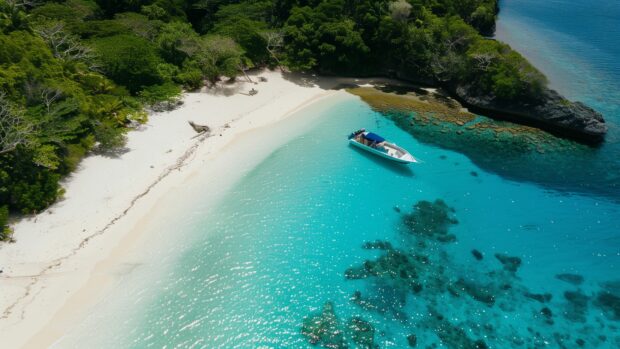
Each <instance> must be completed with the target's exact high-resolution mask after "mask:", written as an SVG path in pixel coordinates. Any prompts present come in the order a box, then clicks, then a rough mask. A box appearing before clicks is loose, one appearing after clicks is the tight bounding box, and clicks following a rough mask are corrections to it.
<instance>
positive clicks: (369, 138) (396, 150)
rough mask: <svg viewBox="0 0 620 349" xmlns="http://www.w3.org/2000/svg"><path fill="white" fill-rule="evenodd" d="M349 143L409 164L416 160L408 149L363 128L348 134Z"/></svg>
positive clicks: (383, 156)
mask: <svg viewBox="0 0 620 349" xmlns="http://www.w3.org/2000/svg"><path fill="white" fill-rule="evenodd" d="M349 144H351V145H354V146H356V147H358V148H361V149H364V150H366V151H368V152H371V153H373V154H375V155H378V156H380V157H382V158H386V159H389V160H392V161H396V162H400V163H402V164H410V163H414V162H418V160H417V159H416V158H414V157H413V155H411V154H410V153H409V152H408V151H406V150H405V149H403V148H401V147H399V146H397V145H396V144H394V143H390V142H388V141H387V140H385V138H383V137H381V136H379V135H378V134H376V133H372V132H368V131H366V130H365V129H361V130H358V131H355V132H353V133H351V134H350V135H349Z"/></svg>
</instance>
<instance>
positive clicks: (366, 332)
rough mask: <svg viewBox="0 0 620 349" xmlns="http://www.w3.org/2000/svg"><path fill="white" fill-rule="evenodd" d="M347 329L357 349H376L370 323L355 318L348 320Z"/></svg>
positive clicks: (372, 328)
mask: <svg viewBox="0 0 620 349" xmlns="http://www.w3.org/2000/svg"><path fill="white" fill-rule="evenodd" d="M347 329H348V331H349V333H350V337H351V340H352V341H353V342H354V343H355V344H356V346H357V348H361V349H374V348H378V346H377V345H376V344H375V328H374V327H373V326H372V324H370V322H368V321H366V320H364V319H362V318H360V317H358V316H356V317H353V318H351V319H350V320H349V322H348V325H347Z"/></svg>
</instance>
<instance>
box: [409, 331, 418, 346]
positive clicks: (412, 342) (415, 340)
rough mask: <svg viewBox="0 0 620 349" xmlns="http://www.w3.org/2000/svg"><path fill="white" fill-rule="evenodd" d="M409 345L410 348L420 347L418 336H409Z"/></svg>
mask: <svg viewBox="0 0 620 349" xmlns="http://www.w3.org/2000/svg"><path fill="white" fill-rule="evenodd" d="M407 344H409V346H410V347H412V348H415V346H416V345H418V336H416V335H415V334H410V335H408V336H407Z"/></svg>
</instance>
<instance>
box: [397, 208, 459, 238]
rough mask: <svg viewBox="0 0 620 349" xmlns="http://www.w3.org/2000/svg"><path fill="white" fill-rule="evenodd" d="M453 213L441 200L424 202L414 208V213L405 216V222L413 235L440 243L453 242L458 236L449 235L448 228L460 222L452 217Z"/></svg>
mask: <svg viewBox="0 0 620 349" xmlns="http://www.w3.org/2000/svg"><path fill="white" fill-rule="evenodd" d="M451 213H454V209H453V208H450V207H449V206H448V205H447V204H446V203H445V202H444V201H443V200H441V199H438V200H435V202H430V201H426V200H422V201H419V202H418V203H416V204H415V205H414V206H413V212H412V213H409V214H405V215H403V222H404V223H405V226H406V227H407V228H408V229H409V232H410V233H411V234H415V235H417V236H422V237H427V238H431V239H434V240H437V241H439V242H453V241H455V240H456V236H454V234H450V233H448V228H449V227H450V225H453V224H457V223H458V221H457V220H456V219H454V218H452V217H451Z"/></svg>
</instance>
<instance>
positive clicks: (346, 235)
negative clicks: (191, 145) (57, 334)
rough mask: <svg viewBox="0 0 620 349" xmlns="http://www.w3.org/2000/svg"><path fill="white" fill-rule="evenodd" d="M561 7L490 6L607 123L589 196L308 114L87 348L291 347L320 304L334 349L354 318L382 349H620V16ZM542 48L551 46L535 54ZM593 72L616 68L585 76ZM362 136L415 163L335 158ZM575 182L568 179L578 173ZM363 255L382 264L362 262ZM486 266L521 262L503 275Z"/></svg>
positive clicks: (371, 122) (356, 107) (365, 120)
mask: <svg viewBox="0 0 620 349" xmlns="http://www.w3.org/2000/svg"><path fill="white" fill-rule="evenodd" d="M567 3H568V2H564V1H553V2H538V1H536V2H535V1H525V0H523V1H505V2H503V7H502V17H501V22H500V24H502V25H503V26H502V27H501V30H500V36H504V37H507V35H508V33H510V34H511V35H512V36H511V37H510V38H507V40H512V38H515V37H519V40H522V39H523V40H526V39H524V38H521V37H520V35H527V41H524V42H526V43H527V45H525V44H524V46H527V50H524V53H525V54H526V55H528V56H530V55H531V56H532V57H536V55H539V56H541V57H544V59H545V60H547V61H548V62H549V64H547V65H541V67H542V68H543V69H545V68H546V67H547V66H553V69H551V70H552V72H551V73H553V74H551V73H549V72H547V70H545V72H547V73H548V74H549V75H550V78H551V81H552V83H553V84H554V86H556V85H557V86H556V88H558V89H560V90H562V92H563V93H566V94H568V95H569V96H570V97H571V98H574V99H582V100H584V101H585V102H588V103H591V104H592V105H593V106H595V107H596V108H597V109H599V110H600V111H601V112H603V113H604V114H605V117H606V118H607V120H609V122H610V137H609V141H608V143H607V144H605V145H604V146H603V147H602V148H601V149H598V150H596V151H593V152H591V153H589V155H588V156H590V158H589V159H587V161H588V163H589V164H593V165H592V166H597V167H596V168H597V169H600V170H601V171H603V170H605V171H606V173H604V175H603V176H600V177H599V178H598V179H597V177H595V176H590V177H588V180H589V181H593V182H592V183H587V184H590V185H591V186H592V187H596V188H597V189H596V190H582V189H580V190H574V188H575V186H574V185H573V184H570V185H565V184H566V183H565V182H563V181H565V178H566V177H565V176H563V175H562V174H558V176H557V182H558V183H550V182H549V179H547V180H546V181H545V182H541V181H536V180H530V179H528V180H518V178H515V177H513V176H509V175H508V174H505V173H502V172H501V171H489V170H488V169H486V168H481V167H479V166H478V165H477V163H476V162H473V161H472V160H471V157H468V156H465V155H464V154H463V153H461V152H457V151H449V150H445V149H441V148H438V147H435V146H432V145H430V144H428V143H420V142H418V141H417V140H416V139H415V138H413V137H412V136H411V135H410V134H408V133H406V132H405V131H403V130H402V129H400V128H398V127H397V126H396V125H395V124H393V123H392V122H391V121H390V120H388V119H387V118H385V117H384V116H383V115H381V114H379V113H376V112H374V111H372V110H371V109H370V108H369V107H368V106H367V105H365V104H364V103H363V102H362V101H360V100H359V99H357V98H356V97H353V96H351V97H349V98H345V99H341V100H339V101H338V103H337V104H336V105H334V106H332V107H330V109H329V110H322V109H321V108H320V107H316V108H318V109H316V110H319V111H320V112H321V113H323V114H324V115H323V116H322V117H321V118H320V119H319V121H318V122H317V123H316V124H315V125H314V127H313V128H311V129H309V130H308V131H307V132H306V133H305V134H303V135H302V136H300V137H298V138H296V139H294V140H293V141H291V142H289V143H287V144H286V145H285V146H283V147H280V148H279V149H277V150H276V151H275V152H274V153H273V154H271V155H270V156H269V157H268V158H267V159H266V160H265V161H263V162H262V163H261V164H260V165H258V166H257V167H256V168H255V169H253V170H252V171H250V172H249V173H248V174H247V175H245V176H244V177H243V178H242V180H241V181H240V182H239V183H238V184H237V185H235V187H234V189H233V190H232V191H231V192H230V193H229V194H228V195H227V196H226V197H225V198H224V199H223V200H222V202H221V203H220V204H218V206H217V208H216V209H214V210H209V211H206V210H205V212H201V207H200V206H197V207H194V208H193V209H192V210H191V212H190V213H188V216H191V217H183V216H180V217H178V222H179V227H178V230H179V231H176V232H175V233H176V234H178V236H179V237H180V238H181V239H180V241H179V246H178V251H179V252H178V256H176V257H175V258H170V259H169V260H166V261H164V262H162V263H163V264H166V272H165V273H163V274H162V275H161V276H160V277H159V278H158V280H157V281H156V282H153V283H152V284H151V285H150V287H147V288H139V289H132V288H127V289H126V290H125V293H126V294H125V295H126V296H128V298H130V299H139V301H137V303H138V304H139V306H138V307H137V309H136V312H133V313H132V314H130V315H129V314H119V313H117V314H116V316H109V317H101V318H97V319H96V320H97V321H98V322H99V323H104V322H107V323H111V322H117V323H118V326H117V327H111V328H114V329H113V330H110V331H113V332H105V331H104V330H101V331H100V332H99V333H98V334H97V335H98V336H101V337H102V338H101V340H100V341H99V342H100V343H99V344H100V345H101V346H103V347H133V348H150V347H152V348H163V347H166V348H257V347H263V348H303V347H308V346H309V344H308V343H309V337H308V336H304V335H303V334H302V327H303V326H304V319H310V318H312V316H314V315H316V314H317V312H319V313H320V311H321V310H322V309H323V307H324V306H325V304H326V302H331V304H333V311H334V313H335V315H336V317H337V321H335V320H334V319H333V318H331V317H330V315H329V314H327V315H326V316H324V317H323V318H322V319H323V320H325V324H326V327H325V328H326V331H327V332H329V333H331V334H333V337H332V338H331V340H332V343H339V342H338V333H337V332H336V333H334V329H340V330H342V331H343V333H344V334H345V337H346V338H347V340H348V342H349V347H364V346H362V345H359V344H358V345H355V344H354V342H353V341H352V338H353V335H354V334H355V333H354V332H352V331H350V330H349V329H348V324H349V321H350V319H352V318H353V317H358V318H361V319H363V321H366V322H368V323H369V324H370V325H372V327H373V328H374V340H375V344H376V345H378V346H379V347H381V348H405V347H408V337H409V339H410V340H412V339H413V337H411V335H415V338H416V342H417V347H418V348H427V347H430V348H453V349H456V348H459V349H460V348H484V347H489V348H582V347H583V348H618V347H620V308H619V307H620V303H619V302H620V298H618V297H620V282H619V280H620V272H619V267H620V204H619V202H620V195H617V193H618V192H617V188H618V185H619V181H618V176H619V175H620V174H619V173H616V172H613V171H616V170H617V169H618V168H620V156H619V152H618V150H619V148H620V146H619V145H618V139H619V138H620V137H618V127H617V126H616V125H617V123H618V120H620V113H619V112H618V105H617V101H618V100H620V99H614V98H615V97H614V96H616V95H617V94H619V93H620V92H619V91H620V89H618V87H617V86H618V85H617V81H619V80H617V77H620V76H618V75H619V74H620V68H619V67H620V63H619V62H620V60H618V58H620V51H618V49H620V45H612V43H613V40H616V41H617V40H618V37H620V35H616V36H615V37H613V38H612V37H609V38H608V40H602V39H601V38H600V37H601V36H602V35H605V33H617V30H620V26H615V24H616V23H617V20H618V16H619V15H620V11H618V6H616V4H617V2H602V3H604V4H608V7H601V6H603V5H601V4H598V5H600V6H598V5H596V6H595V5H592V6H589V5H588V6H585V4H589V2H585V1H576V2H575V1H571V2H570V4H579V6H581V5H582V4H583V6H581V7H578V10H576V11H577V12H576V13H577V14H579V15H578V16H577V14H572V13H567V11H569V10H567V8H568V7H570V6H568V5H566V4H567ZM556 6H557V7H556ZM571 6H572V5H571ZM590 10H592V11H593V12H592V13H593V16H599V17H601V18H607V19H608V21H609V26H611V28H609V27H604V26H603V25H604V23H601V21H602V22H604V20H601V19H600V18H599V17H597V18H599V20H598V21H597V20H592V22H593V23H594V22H596V24H592V26H588V25H589V24H588V22H587V20H589V19H590V17H589V16H588V13H589V12H588V11H590ZM573 15H574V16H573ZM575 16H577V17H575ZM567 18H568V19H567ZM570 18H573V19H572V20H571V19H570ZM545 21H550V22H553V23H550V24H545V26H544V27H543V26H542V24H541V23H546V22H545ZM577 25H579V26H581V27H584V26H586V27H588V30H589V34H587V33H583V32H582V31H580V29H579V28H576V26H577ZM601 26H603V27H601ZM614 30H616V32H614ZM553 35H558V36H562V37H563V38H564V40H558V41H554V45H556V46H555V47H557V50H556V49H553V52H552V53H550V52H549V51H548V50H549V47H548V46H547V42H548V41H546V40H550V39H549V38H555V36H553ZM511 43H512V42H511ZM582 44H583V45H586V44H587V45H589V46H581V45H582ZM513 46H516V45H514V44H513ZM583 47H587V50H585V51H583V50H584V49H583ZM597 47H598V49H597V50H596V51H595V52H598V54H595V53H593V50H594V48H597ZM586 51H587V52H586ZM607 56H611V57H615V58H616V60H615V61H614V60H612V59H608V60H606V61H605V62H607V63H605V64H599V63H600V62H601V60H604V59H607V58H605V57H607ZM597 57H598V58H597ZM533 59H534V58H533ZM583 72H588V75H587V76H583V75H581V74H582V73H583ZM590 73H591V74H590ZM571 74H573V75H571ZM573 76H581V80H579V83H578V84H573V83H572V82H571V81H573V80H574V79H573ZM339 98H340V97H339ZM321 103H330V102H321ZM312 108H315V107H312ZM359 127H366V128H369V129H372V130H375V131H377V132H378V133H380V134H382V135H384V136H386V137H388V138H389V139H390V140H392V141H395V142H396V143H398V144H399V145H401V146H403V147H405V148H407V149H410V150H411V151H412V152H413V153H414V154H415V155H416V156H417V157H418V158H420V159H421V160H422V161H423V162H422V163H420V164H417V165H414V166H409V167H404V166H400V165H394V164H392V163H390V162H386V161H384V160H381V159H378V158H376V157H373V156H371V155H368V154H366V153H364V152H361V151H359V150H357V149H355V148H351V147H349V146H348V145H347V143H346V135H347V134H348V133H349V132H351V130H353V129H357V128H359ZM437 137H441V134H438V135H437ZM508 151H510V150H507V152H508ZM469 153H471V150H470V152H469ZM498 161H499V160H498ZM496 165H497V164H496ZM580 165H583V164H581V163H577V164H576V165H575V166H576V167H577V169H576V170H574V171H575V173H580V172H583V171H586V170H585V169H579V168H578V167H579V166H580ZM497 166H500V167H501V163H500V164H498V165H497ZM536 171H549V169H548V167H541V168H531V172H532V174H533V175H536ZM607 172H611V173H607ZM539 175H540V176H544V177H545V178H553V174H550V173H541V174H539ZM603 192H604V193H603ZM436 200H441V201H436ZM416 204H418V206H417V207H414V205H416ZM180 222H185V223H183V224H181V223H180ZM412 222H413V223H412ZM170 225H171V226H173V225H174V222H171V223H170ZM451 235H454V240H453V239H452V238H451ZM377 240H380V241H382V242H384V243H383V245H385V242H389V243H390V245H391V246H392V247H391V248H387V249H368V248H366V249H365V248H362V247H363V245H364V244H365V243H368V242H375V241H377ZM366 247H369V246H366ZM375 247H379V246H375ZM474 249H475V250H477V251H478V252H480V254H481V255H482V256H483V257H482V259H481V260H478V259H476V258H475V256H474V254H472V250H474ZM495 254H499V257H500V258H502V256H510V257H518V258H519V260H520V261H521V263H520V265H518V266H517V265H516V264H515V265H512V266H511V265H510V264H509V263H507V264H506V265H503V264H502V263H501V262H500V260H499V259H500V258H496V257H495ZM403 255H405V256H407V258H406V259H403V258H401V257H400V256H403ZM365 261H370V262H369V263H366V264H365V267H364V263H365ZM512 261H516V259H513V260H512ZM374 262H377V263H374ZM515 263H516V262H515ZM517 264H518V263H517ZM351 268H353V269H351ZM511 268H513V269H512V270H511ZM515 269H516V271H515ZM392 272H394V273H392ZM558 274H570V275H572V276H564V277H560V278H558V277H557V276H556V275H558ZM347 275H348V277H346V276H347ZM411 275H415V277H411ZM353 276H357V277H355V278H354V277H353ZM362 276H364V277H363V278H362ZM579 277H582V278H583V281H581V282H580V278H579ZM560 279H564V280H560ZM417 286H420V287H419V288H416V287H417ZM134 293H135V294H134ZM547 294H548V295H547ZM536 298H537V299H538V300H537V299H536ZM549 298H550V299H549ZM110 302H112V301H110ZM614 311H615V312H614ZM357 323H360V321H359V320H358V322H357ZM310 327H311V326H310ZM306 330H312V329H311V328H310V329H308V328H306ZM93 332H96V331H93ZM368 333H369V332H365V334H366V335H367V334H368ZM357 334H359V333H357ZM322 339H323V342H321V343H323V344H325V343H326V342H325V341H327V340H328V339H326V338H322ZM321 343H319V344H321ZM61 346H62V343H61ZM335 346H336V345H334V346H332V347H335Z"/></svg>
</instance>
